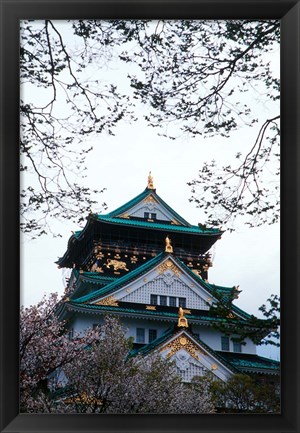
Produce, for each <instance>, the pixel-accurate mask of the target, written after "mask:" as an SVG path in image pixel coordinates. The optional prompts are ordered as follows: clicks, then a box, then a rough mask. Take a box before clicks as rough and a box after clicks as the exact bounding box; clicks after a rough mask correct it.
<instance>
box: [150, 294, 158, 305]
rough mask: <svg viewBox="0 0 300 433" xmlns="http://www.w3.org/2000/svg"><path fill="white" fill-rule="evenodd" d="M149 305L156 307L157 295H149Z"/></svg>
mask: <svg viewBox="0 0 300 433" xmlns="http://www.w3.org/2000/svg"><path fill="white" fill-rule="evenodd" d="M150 304H152V305H157V295H150Z"/></svg>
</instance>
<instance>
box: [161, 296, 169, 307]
mask: <svg viewBox="0 0 300 433" xmlns="http://www.w3.org/2000/svg"><path fill="white" fill-rule="evenodd" d="M159 303H160V305H167V297H166V296H160V297H159Z"/></svg>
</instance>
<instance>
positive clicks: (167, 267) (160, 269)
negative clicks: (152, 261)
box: [157, 260, 181, 277]
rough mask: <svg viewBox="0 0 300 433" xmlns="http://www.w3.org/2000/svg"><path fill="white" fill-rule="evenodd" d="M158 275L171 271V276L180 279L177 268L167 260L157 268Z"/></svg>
mask: <svg viewBox="0 0 300 433" xmlns="http://www.w3.org/2000/svg"><path fill="white" fill-rule="evenodd" d="M157 270H158V273H159V274H163V273H164V272H166V271H172V272H173V274H175V275H176V276H177V277H180V275H181V272H180V270H179V269H178V268H177V266H175V265H174V263H173V262H172V261H171V260H167V261H166V262H164V263H162V264H161V265H160V266H159V267H158V268H157Z"/></svg>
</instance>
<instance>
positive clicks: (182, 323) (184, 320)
mask: <svg viewBox="0 0 300 433" xmlns="http://www.w3.org/2000/svg"><path fill="white" fill-rule="evenodd" d="M178 316H179V317H178V324H177V326H178V327H179V328H188V327H189V325H188V321H187V318H186V317H185V316H184V311H183V308H182V307H179V310H178Z"/></svg>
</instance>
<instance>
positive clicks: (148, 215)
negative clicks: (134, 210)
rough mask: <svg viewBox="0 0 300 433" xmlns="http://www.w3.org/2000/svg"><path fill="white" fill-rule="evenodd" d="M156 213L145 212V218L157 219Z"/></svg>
mask: <svg viewBox="0 0 300 433" xmlns="http://www.w3.org/2000/svg"><path fill="white" fill-rule="evenodd" d="M156 216H157V215H156V213H150V212H144V218H145V219H146V220H156Z"/></svg>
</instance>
